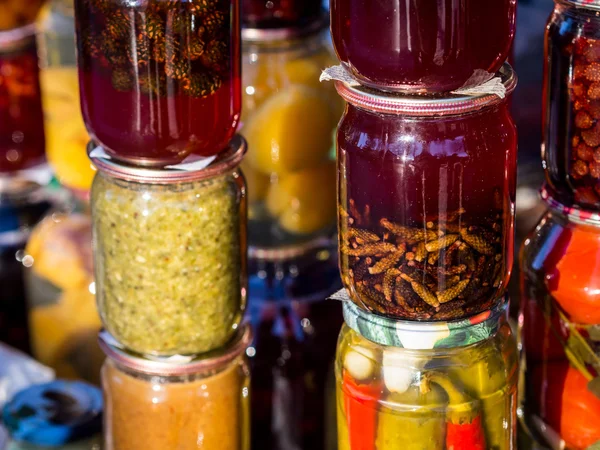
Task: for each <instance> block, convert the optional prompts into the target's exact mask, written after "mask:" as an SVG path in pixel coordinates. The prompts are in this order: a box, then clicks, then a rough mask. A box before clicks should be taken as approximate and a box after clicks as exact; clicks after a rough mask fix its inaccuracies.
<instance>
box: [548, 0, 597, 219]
mask: <svg viewBox="0 0 600 450" xmlns="http://www.w3.org/2000/svg"><path fill="white" fill-rule="evenodd" d="M599 11H600V4H599V3H598V2H596V1H585V0H572V1H571V0H569V1H557V2H556V6H555V9H554V12H553V14H552V15H551V16H550V19H549V21H548V26H547V28H546V61H545V70H544V95H545V101H544V120H545V127H544V130H545V131H544V145H543V150H544V151H543V155H542V156H543V158H544V161H545V168H546V180H547V182H548V189H550V190H552V191H553V194H552V195H553V196H554V197H556V199H557V200H559V201H561V202H562V203H564V204H567V205H568V204H572V203H573V202H576V203H578V204H580V205H585V207H586V208H594V209H596V210H597V209H599V208H600V121H599V120H598V119H600V18H599V17H598V12H599Z"/></svg>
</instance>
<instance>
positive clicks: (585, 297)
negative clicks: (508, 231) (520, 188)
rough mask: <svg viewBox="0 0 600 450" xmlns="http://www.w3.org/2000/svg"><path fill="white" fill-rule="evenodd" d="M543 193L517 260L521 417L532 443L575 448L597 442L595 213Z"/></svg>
mask: <svg viewBox="0 0 600 450" xmlns="http://www.w3.org/2000/svg"><path fill="white" fill-rule="evenodd" d="M543 197H544V198H545V199H546V201H547V203H548V204H549V205H550V207H551V209H550V210H549V211H548V212H547V213H546V214H545V215H544V216H543V217H542V219H541V220H540V222H539V224H538V226H537V227H536V229H535V230H534V231H533V232H532V233H531V234H530V236H529V238H528V239H527V240H526V241H525V243H524V245H523V248H522V250H521V260H520V262H521V280H520V281H521V289H522V292H521V308H520V320H519V324H520V326H521V330H520V335H521V342H522V349H523V354H522V359H521V370H522V371H523V375H524V389H522V391H521V393H520V395H521V398H522V409H523V415H522V417H523V419H524V420H525V425H526V427H527V428H528V429H529V431H530V432H531V434H532V435H533V436H534V438H535V439H536V440H537V441H538V442H539V443H540V444H542V445H544V446H550V447H552V448H566V449H573V450H575V449H577V450H579V449H585V448H591V447H593V444H595V443H597V442H598V441H600V391H599V390H598V380H599V379H600V378H598V377H599V375H600V372H599V370H600V357H599V356H598V355H599V354H600V333H599V330H600V312H599V310H598V302H599V301H600V270H599V269H598V267H599V265H598V261H600V218H599V217H598V215H597V214H595V213H593V212H591V211H589V210H587V211H586V210H583V209H579V208H575V207H566V206H563V205H561V204H559V203H558V202H557V201H556V200H555V199H553V198H552V197H550V196H549V195H548V192H547V191H543ZM559 446H560V447H559Z"/></svg>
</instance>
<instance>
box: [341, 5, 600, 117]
mask: <svg viewBox="0 0 600 450" xmlns="http://www.w3.org/2000/svg"><path fill="white" fill-rule="evenodd" d="M599 1H600V0H599ZM496 76H497V77H500V79H501V82H502V84H503V85H504V88H505V96H508V95H510V94H511V93H512V92H513V91H514V90H515V87H516V86H517V75H516V74H515V72H514V71H513V69H512V67H511V66H510V65H509V64H508V63H505V64H504V66H502V68H501V69H500V71H499V72H498V74H497V75H496ZM335 88H336V89H337V91H338V94H339V95H340V96H341V97H342V98H343V99H344V100H346V101H347V102H348V103H350V104H352V105H354V106H356V107H358V108H362V109H366V110H369V111H374V112H379V113H384V114H405V115H410V116H425V117H429V116H453V115H459V114H465V113H468V112H472V111H478V110H480V109H482V108H488V107H490V106H493V105H496V104H498V103H501V102H503V101H505V100H506V97H504V98H502V97H499V96H498V95H496V94H494V93H481V94H477V95H465V94H446V95H444V96H436V97H433V96H422V95H407V94H400V93H393V92H384V91H379V90H376V89H372V88H368V87H366V86H362V85H350V84H349V83H346V82H343V81H336V82H335Z"/></svg>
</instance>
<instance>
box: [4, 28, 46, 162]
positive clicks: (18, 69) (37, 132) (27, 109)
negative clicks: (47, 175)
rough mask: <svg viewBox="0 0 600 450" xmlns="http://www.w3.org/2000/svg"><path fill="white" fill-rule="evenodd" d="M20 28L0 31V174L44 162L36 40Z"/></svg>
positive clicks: (32, 35) (44, 147) (28, 32)
mask: <svg viewBox="0 0 600 450" xmlns="http://www.w3.org/2000/svg"><path fill="white" fill-rule="evenodd" d="M21 31H24V29H23V28H21V29H20V30H16V31H14V32H11V31H8V32H0V173H11V172H17V171H19V170H22V169H27V168H30V167H34V166H37V165H39V164H42V163H43V162H44V161H45V156H44V151H45V149H46V142H45V137H44V114H43V112H42V99H41V94H40V69H39V65H38V56H37V46H36V40H35V35H34V34H31V33H30V31H27V32H26V35H25V36H22V35H21V34H22V33H21ZM17 35H18V36H17Z"/></svg>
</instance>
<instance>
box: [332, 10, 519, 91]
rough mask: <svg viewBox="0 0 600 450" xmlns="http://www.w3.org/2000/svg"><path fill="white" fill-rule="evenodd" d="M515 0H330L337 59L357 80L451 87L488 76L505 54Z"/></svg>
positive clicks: (397, 86)
mask: <svg viewBox="0 0 600 450" xmlns="http://www.w3.org/2000/svg"><path fill="white" fill-rule="evenodd" d="M515 12H516V0H486V1H481V0H461V1H458V0H419V1H411V2H408V1H407V2H385V1H367V0H331V34H332V36H333V43H334V45H335V50H336V52H337V54H338V56H339V59H340V61H341V62H342V65H343V66H344V67H345V68H346V69H348V70H349V71H350V72H351V73H352V74H353V75H354V76H355V77H356V78H358V80H359V81H360V82H361V84H364V85H366V86H371V87H374V88H379V89H385V90H390V91H410V92H414V91H422V92H429V93H432V92H449V91H453V90H455V89H458V88H460V87H462V86H464V85H465V84H467V83H468V84H475V85H476V84H478V83H480V82H481V81H482V80H484V79H486V78H491V77H492V76H493V74H494V73H496V71H498V70H499V69H500V67H501V66H502V63H503V62H504V61H505V60H506V58H507V57H508V54H509V51H510V48H511V45H512V40H513V37H514V34H515Z"/></svg>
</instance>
